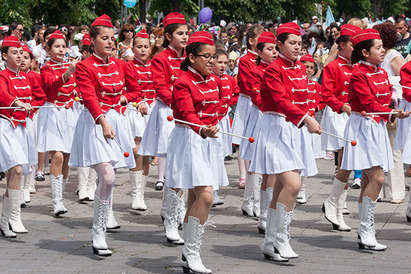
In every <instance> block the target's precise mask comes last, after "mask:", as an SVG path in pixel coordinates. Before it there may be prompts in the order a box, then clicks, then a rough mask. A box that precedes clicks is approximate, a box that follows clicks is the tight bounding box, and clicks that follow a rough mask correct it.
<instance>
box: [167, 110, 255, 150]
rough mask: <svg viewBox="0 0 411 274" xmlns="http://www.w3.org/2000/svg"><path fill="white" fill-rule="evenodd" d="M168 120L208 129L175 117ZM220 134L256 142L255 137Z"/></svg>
mask: <svg viewBox="0 0 411 274" xmlns="http://www.w3.org/2000/svg"><path fill="white" fill-rule="evenodd" d="M167 120H169V121H170V122H171V121H173V120H174V121H176V122H179V123H182V124H186V125H190V126H195V127H200V128H205V127H206V126H204V125H199V124H195V123H191V122H187V121H184V120H180V119H175V118H174V117H173V116H171V115H170V116H168V117H167ZM219 132H221V133H222V134H227V135H231V136H234V137H238V138H241V139H246V140H248V141H249V142H250V143H254V142H255V139H254V137H244V136H241V135H237V134H234V133H231V132H226V131H221V130H220V131H219Z"/></svg>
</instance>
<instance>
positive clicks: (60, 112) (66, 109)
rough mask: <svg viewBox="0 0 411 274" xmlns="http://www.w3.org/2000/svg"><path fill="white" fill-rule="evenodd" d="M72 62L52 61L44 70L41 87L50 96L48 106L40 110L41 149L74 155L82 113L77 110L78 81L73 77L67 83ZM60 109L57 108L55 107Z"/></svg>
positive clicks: (38, 129) (39, 146) (39, 131)
mask: <svg viewBox="0 0 411 274" xmlns="http://www.w3.org/2000/svg"><path fill="white" fill-rule="evenodd" d="M69 66H70V64H69V63H58V62H56V61H53V60H50V61H49V62H47V63H46V64H45V65H44V66H43V67H42V68H41V85H42V89H43V91H44V93H45V94H46V96H47V102H46V104H45V106H47V108H42V109H40V113H39V121H38V126H37V137H38V150H39V152H46V151H61V152H64V153H70V151H71V145H72V142H73V133H74V128H75V126H76V123H77V118H78V113H77V112H76V111H75V110H74V109H73V105H74V102H75V101H74V98H75V96H76V94H77V93H76V86H77V84H76V82H75V79H74V76H73V75H71V76H70V77H69V79H68V80H67V81H66V82H65V81H64V79H63V74H64V73H65V72H66V71H67V70H68V69H69ZM51 106H56V107H51Z"/></svg>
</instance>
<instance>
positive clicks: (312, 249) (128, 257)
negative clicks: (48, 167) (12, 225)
mask: <svg viewBox="0 0 411 274" xmlns="http://www.w3.org/2000/svg"><path fill="white" fill-rule="evenodd" d="M226 167H227V171H228V174H229V179H230V183H231V185H230V186H229V187H227V188H224V189H222V190H221V191H220V193H221V196H222V197H223V198H224V200H225V204H224V205H223V206H221V207H217V208H213V209H212V210H211V214H210V220H211V221H212V222H213V223H214V225H215V227H212V226H208V227H207V229H206V233H205V237H204V239H203V246H202V258H203V261H204V263H205V265H206V266H207V267H209V268H211V269H212V270H213V271H214V272H213V273H333V274H335V273H396V274H397V273H411V223H406V220H405V209H406V203H403V204H401V205H393V204H389V203H378V205H377V214H376V227H377V233H378V234H377V238H378V240H380V241H381V242H382V243H383V244H387V245H388V246H389V249H388V250H387V251H385V252H382V253H378V252H369V251H361V250H359V249H358V247H357V244H356V228H357V227H358V225H359V220H358V210H357V203H356V200H357V197H358V195H359V190H351V191H350V193H349V197H348V207H349V209H350V210H351V212H352V213H351V215H349V216H348V217H346V218H345V220H346V222H347V224H348V225H349V226H351V227H352V228H353V231H352V232H348V233H347V232H335V231H332V230H331V225H330V224H329V223H327V222H326V221H325V219H324V217H323V216H322V213H321V204H322V201H323V200H324V199H325V198H326V197H327V195H328V193H329V191H330V189H331V177H332V173H333V171H334V166H333V161H326V160H319V161H318V167H319V174H318V175H317V176H315V177H313V178H310V179H308V180H307V189H308V204H306V205H303V206H297V208H296V210H295V215H294V221H293V222H292V224H291V235H292V242H291V243H292V246H293V247H294V249H295V251H296V252H297V253H298V254H299V255H300V258H298V259H296V260H292V261H290V263H287V264H275V263H273V262H269V261H265V260H264V258H263V256H262V254H261V252H260V250H259V247H258V245H259V244H260V243H261V242H262V239H263V236H262V235H260V234H258V233H257V229H256V223H257V221H256V220H254V219H249V218H245V217H243V216H242V214H241V211H240V206H241V201H242V199H241V197H242V192H243V191H242V190H239V189H238V188H237V187H236V183H237V181H238V176H237V173H238V171H237V162H236V160H235V159H234V160H231V161H229V162H226ZM151 174H152V176H151V177H150V181H149V183H148V186H147V188H146V202H147V205H148V206H149V210H148V211H146V212H143V213H140V212H135V211H132V210H131V209H130V203H131V197H130V193H129V192H130V185H129V182H128V171H127V170H120V171H119V172H118V174H117V181H116V187H115V191H114V210H115V213H114V214H115V216H116V218H117V220H118V222H119V223H120V224H121V229H120V230H118V231H116V232H115V233H109V234H107V241H108V244H109V246H110V248H112V249H113V251H114V254H113V256H111V257H108V258H105V259H101V258H98V257H95V256H94V255H93V253H92V248H91V231H90V228H91V223H92V213H93V207H92V203H91V202H89V203H88V204H80V203H78V202H77V196H76V195H75V193H74V190H75V188H76V186H77V176H76V173H75V171H74V170H73V171H72V172H71V177H70V181H71V183H70V184H69V185H68V186H67V187H66V191H65V194H64V197H65V206H66V207H67V208H68V210H69V212H68V213H67V214H66V215H64V218H54V217H53V216H52V206H51V193H50V186H49V183H48V179H47V180H46V182H43V183H40V184H37V193H36V194H34V195H32V202H31V203H30V207H29V208H26V209H23V221H24V224H25V226H26V228H27V229H29V233H28V234H24V235H18V238H17V239H11V240H7V239H5V238H3V237H0V272H1V273H182V268H181V266H180V265H181V262H180V260H179V258H180V254H181V247H174V246H169V245H168V244H166V241H165V237H164V234H163V226H162V224H161V219H160V217H159V211H160V204H161V196H162V193H161V192H158V191H154V181H155V176H154V175H156V174H157V171H156V168H152V172H151ZM407 180H410V179H409V178H407ZM1 187H2V191H1V193H4V188H5V184H4V180H3V181H2V182H1ZM407 194H408V192H407ZM407 201H408V196H407Z"/></svg>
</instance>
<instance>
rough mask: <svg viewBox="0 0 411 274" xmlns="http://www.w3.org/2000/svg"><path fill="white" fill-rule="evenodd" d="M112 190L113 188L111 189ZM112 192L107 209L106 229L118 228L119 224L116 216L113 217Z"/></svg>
mask: <svg viewBox="0 0 411 274" xmlns="http://www.w3.org/2000/svg"><path fill="white" fill-rule="evenodd" d="M113 192H114V189H113ZM113 192H112V193H111V198H110V205H109V207H108V211H107V225H106V228H107V229H110V230H111V229H119V228H120V225H119V224H118V222H117V220H116V218H115V217H114V212H113V196H114V194H113Z"/></svg>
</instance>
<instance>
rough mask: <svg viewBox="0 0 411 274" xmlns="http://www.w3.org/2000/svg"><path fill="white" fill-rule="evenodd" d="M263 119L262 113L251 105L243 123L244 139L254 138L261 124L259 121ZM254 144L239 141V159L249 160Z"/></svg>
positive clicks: (243, 140)
mask: <svg viewBox="0 0 411 274" xmlns="http://www.w3.org/2000/svg"><path fill="white" fill-rule="evenodd" d="M262 117H263V113H262V112H261V111H260V110H259V109H258V107H256V106H255V105H252V107H251V111H250V115H249V116H248V119H247V121H246V123H245V129H244V133H243V136H244V137H247V138H249V137H254V138H255V136H256V134H257V133H258V132H259V129H260V126H261V123H260V120H261V118H262ZM256 146H257V145H256V143H250V142H249V141H248V140H246V139H241V143H240V157H241V158H242V159H244V160H251V157H252V155H253V151H254V149H255V147H256Z"/></svg>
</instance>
